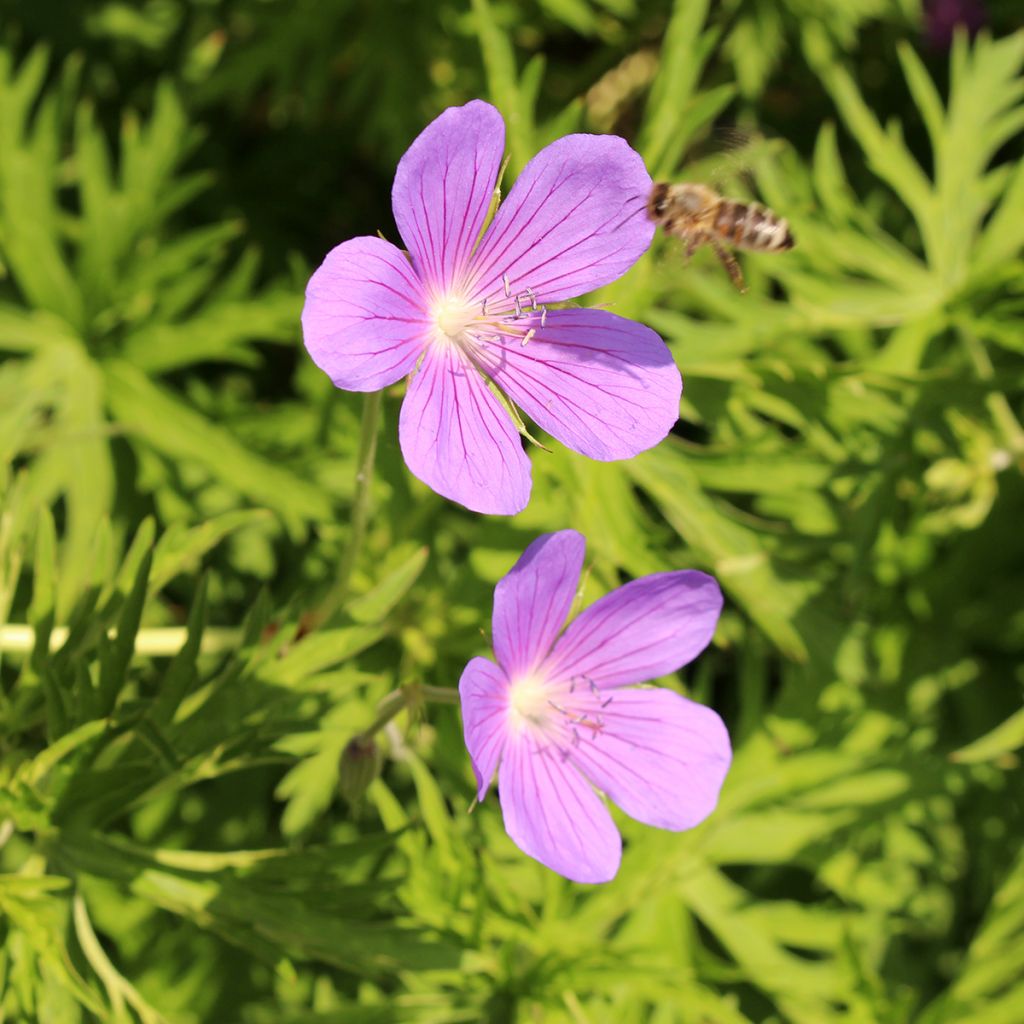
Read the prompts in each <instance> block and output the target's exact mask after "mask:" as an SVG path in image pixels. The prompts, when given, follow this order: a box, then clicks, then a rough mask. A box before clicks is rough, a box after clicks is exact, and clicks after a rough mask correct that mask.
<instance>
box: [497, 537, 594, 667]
mask: <svg viewBox="0 0 1024 1024" xmlns="http://www.w3.org/2000/svg"><path fill="white" fill-rule="evenodd" d="M586 546H587V542H586V540H584V538H583V535H582V534H579V533H577V532H576V531H575V530H562V531H561V532H560V533H549V534H546V535H545V536H543V537H538V538H537V539H536V540H535V541H533V543H531V544H530V546H529V547H528V548H527V549H526V550H525V551H524V552H523V553H522V555H520V557H519V561H517V562H516V564H515V565H514V566H512V568H511V570H510V571H509V573H508V575H507V576H505V577H504V578H503V579H502V580H500V581H499V582H498V585H497V586H496V587H495V588H494V616H493V619H492V628H493V632H494V653H495V655H496V657H497V659H498V664H500V665H501V666H502V667H503V668H504V669H505V671H506V672H507V673H508V676H509V678H510V679H516V678H517V677H519V676H521V675H523V674H525V673H527V672H529V671H530V670H531V669H532V668H534V667H535V666H536V665H537V664H538V663H539V662H540V661H541V660H543V658H544V657H545V656H546V655H547V654H548V652H549V651H550V650H551V645H552V644H553V643H554V642H555V637H556V636H558V634H559V632H560V631H561V629H562V626H564V625H565V620H566V617H567V616H568V614H569V609H570V608H571V607H572V602H573V598H574V597H575V596H576V588H577V586H578V585H579V581H580V572H581V570H582V569H583V555H584V552H585V551H586Z"/></svg>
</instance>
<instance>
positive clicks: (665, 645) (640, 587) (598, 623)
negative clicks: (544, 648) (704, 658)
mask: <svg viewBox="0 0 1024 1024" xmlns="http://www.w3.org/2000/svg"><path fill="white" fill-rule="evenodd" d="M721 610H722V592H721V590H719V588H718V584H717V583H716V582H715V580H714V579H713V578H712V577H711V576H708V575H706V574H705V573H702V572H697V571H696V570H692V569H683V570H681V571H679V572H659V573H655V574H654V575H653V576H644V577H643V578H642V579H638V580H633V581H632V582H631V583H627V584H625V586H622V587H619V589H618V590H613V591H612V592H611V593H610V594H606V595H605V596H604V597H602V598H600V599H599V600H598V601H595V602H594V603H593V604H592V605H591V606H590V607H589V608H587V609H585V610H584V611H582V612H580V614H579V615H578V616H577V617H576V618H575V619H574V620H573V621H572V622H571V623H570V625H569V628H568V629H567V630H566V631H565V632H564V633H563V634H562V636H561V637H559V639H558V642H557V643H556V644H555V648H554V650H553V651H552V653H551V657H550V659H549V660H548V661H547V662H546V663H545V665H544V671H545V673H547V674H548V675H549V676H553V677H557V676H560V675H565V676H570V675H582V676H586V677H587V678H588V679H589V680H591V681H592V682H593V683H595V684H596V685H597V686H599V687H601V688H605V687H612V686H629V685H630V684H632V683H646V682H649V681H650V680H651V679H656V678H657V677H658V676H663V675H665V674H666V673H668V672H675V671H676V669H679V668H682V666H683V665H686V664H687V663H688V662H691V661H693V659H694V658H696V657H697V655H698V654H700V652H701V651H703V650H704V648H705V647H707V645H708V644H709V643H711V638H712V637H713V636H714V635H715V626H716V624H717V622H718V616H719V614H720V613H721Z"/></svg>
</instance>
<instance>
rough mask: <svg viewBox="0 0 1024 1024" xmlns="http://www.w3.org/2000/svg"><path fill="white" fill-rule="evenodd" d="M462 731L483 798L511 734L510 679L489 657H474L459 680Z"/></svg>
mask: <svg viewBox="0 0 1024 1024" xmlns="http://www.w3.org/2000/svg"><path fill="white" fill-rule="evenodd" d="M459 698H460V700H461V701H462V733H463V736H464V737H465V739H466V749H467V750H468V751H469V759H470V761H471V762H472V763H473V774H474V775H475V776H476V790H477V799H478V800H483V798H484V797H485V796H486V795H487V790H488V789H489V788H490V785H491V779H493V778H494V773H495V771H496V770H497V768H498V759H499V758H500V757H501V752H502V749H503V748H504V746H505V737H506V735H507V730H506V724H507V722H508V678H507V677H506V675H505V673H504V672H503V671H502V670H501V669H500V668H498V666H497V665H495V664H494V662H493V661H491V660H490V659H489V658H473V659H472V660H471V661H470V662H469V664H468V665H467V666H466V667H465V668H464V669H463V670H462V677H461V678H460V679H459Z"/></svg>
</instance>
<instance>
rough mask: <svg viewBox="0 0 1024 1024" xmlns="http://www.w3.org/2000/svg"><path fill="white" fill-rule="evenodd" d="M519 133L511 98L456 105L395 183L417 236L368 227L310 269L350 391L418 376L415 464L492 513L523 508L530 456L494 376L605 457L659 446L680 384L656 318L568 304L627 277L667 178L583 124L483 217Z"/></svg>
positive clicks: (519, 402) (577, 447)
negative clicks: (502, 105)
mask: <svg viewBox="0 0 1024 1024" xmlns="http://www.w3.org/2000/svg"><path fill="white" fill-rule="evenodd" d="M504 146H505V125H504V123H503V122H502V119H501V115H500V114H499V113H498V111H497V110H496V109H495V108H494V107H492V106H490V105H489V104H487V103H483V102H481V101H480V100H474V101H473V102H471V103H467V104H466V105H465V106H464V107H451V108H449V109H448V110H446V111H445V112H444V113H443V114H441V116H440V117H438V118H437V119H436V120H435V121H433V122H432V123H431V124H430V125H428V126H427V128H426V129H424V131H423V132H422V134H421V135H420V136H419V138H418V139H416V141H415V142H414V143H413V144H412V145H411V146H410V147H409V149H408V151H407V152H406V154H405V156H403V157H402V159H401V161H400V162H399V165H398V171H397V172H396V174H395V184H394V188H393V189H392V193H391V200H392V208H393V209H394V214H395V222H396V223H397V225H398V230H399V232H400V233H401V236H402V240H403V241H404V243H405V246H406V248H407V249H408V257H406V254H405V253H403V252H402V251H401V250H400V249H398V248H396V247H395V246H394V245H391V244H390V243H389V242H385V241H384V240H383V239H380V238H369V237H367V238H353V239H350V240H349V241H347V242H343V243H342V244H341V245H339V246H338V247H337V248H335V249H332V250H331V252H330V253H328V254H327V258H326V259H325V260H324V262H323V264H322V265H321V266H320V268H319V269H318V270H317V271H316V273H315V274H314V275H313V277H312V278H311V279H310V282H309V286H308V287H307V289H306V305H305V308H304V309H303V311H302V328H303V334H304V337H305V342H306V348H307V349H308V350H309V353H310V355H311V356H312V357H313V361H314V362H315V363H316V364H317V366H319V367H320V368H321V369H322V370H324V371H325V372H326V373H327V375H328V376H329V377H330V378H331V380H332V381H334V383H335V385H336V386H337V387H339V388H346V389H348V390H350V391H376V390H378V389H380V388H383V387H386V386H388V385H390V384H394V383H395V382H396V381H398V380H400V379H401V378H402V377H404V376H405V375H406V374H410V373H412V374H414V375H413V377H412V381H411V383H410V385H409V390H408V393H407V394H406V397H405V401H404V403H403V405H402V414H401V419H400V422H399V439H400V441H401V445H402V454H403V455H404V456H405V461H406V463H407V465H408V466H409V469H410V470H412V472H413V473H414V474H415V475H416V476H418V477H419V478H420V479H421V480H422V481H423V482H424V483H426V484H428V485H429V486H430V487H432V488H433V489H434V490H435V491H437V492H438V493H439V494H443V495H444V496H445V497H447V498H451V499H452V500H453V501H458V502H460V503H461V504H463V505H465V506H466V507H468V508H470V509H473V510H474V511H476V512H490V513H500V514H513V513H516V512H519V511H520V510H521V509H523V508H525V506H526V503H527V501H528V500H529V496H530V461H529V459H528V458H527V457H526V454H525V452H524V451H523V448H522V444H521V441H520V438H519V434H518V432H517V428H516V425H515V423H514V422H513V419H512V417H511V416H510V415H509V412H508V411H507V410H506V409H505V408H503V406H502V402H501V401H500V400H499V399H498V398H497V397H496V396H495V394H494V393H493V391H492V390H491V387H490V386H489V383H488V381H490V382H492V383H493V385H495V386H497V387H498V388H499V389H500V390H501V392H503V393H504V395H505V397H506V398H507V399H508V400H511V402H513V403H514V404H515V405H516V406H518V407H519V408H520V409H522V410H523V411H524V412H525V413H526V415H528V416H529V417H530V418H531V419H532V420H533V421H534V422H535V423H537V424H538V425H539V426H540V427H541V428H542V429H544V430H546V431H547V432H548V433H550V434H551V435H553V436H554V437H556V438H557V439H558V440H560V441H561V442H562V443H563V444H565V445H567V446H568V447H570V448H572V449H573V450H574V451H577V452H581V453H582V454H584V455H588V456H590V457H591V458H593V459H602V460H612V459H625V458H630V457H632V456H633V455H636V454H637V453H638V452H641V451H644V450H645V449H647V448H650V447H652V446H653V445H655V444H657V443H658V442H659V441H660V440H661V439H662V438H664V437H665V435H666V434H667V433H668V432H669V430H670V429H671V428H672V425H673V424H674V423H675V421H676V418H677V416H678V413H679V396H680V392H681V390H682V382H681V380H680V377H679V371H678V370H677V369H676V366H675V363H674V362H673V360H672V357H671V355H670V353H669V351H668V349H667V348H666V347H665V345H664V343H663V342H662V341H661V339H660V338H659V337H658V335H657V334H655V333H654V332H653V331H652V330H650V329H649V328H647V327H644V326H642V325H641V324H636V323H633V322H632V321H630V320H626V319H623V318H622V317H619V316H616V315H615V314H613V313H609V312H607V311H605V310H599V309H575V308H565V309H553V308H548V304H550V303H556V302H562V301H563V300H566V299H571V298H574V297H575V296H577V295H582V294H583V293H584V292H587V291H590V290H592V289H594V288H598V287H600V286H602V285H605V284H608V283H609V282H610V281H614V280H615V279H616V278H618V277H620V276H621V275H622V274H624V273H625V272H626V271H627V270H628V269H629V268H630V267H631V266H632V265H633V264H634V263H635V262H636V260H637V259H638V258H639V257H640V255H641V254H642V253H643V252H644V250H645V249H646V248H647V247H648V245H650V242H651V237H652V235H653V232H654V225H653V224H652V223H651V222H650V221H649V220H648V219H647V217H646V215H645V214H644V204H645V200H646V196H647V195H648V193H649V192H650V189H651V179H650V176H649V175H648V173H647V171H646V169H645V168H644V164H643V160H641V158H640V157H639V155H638V154H637V153H635V152H634V151H633V150H632V149H630V148H629V146H628V145H627V144H626V142H625V141H624V140H623V139H620V138H617V137H616V136H612V135H567V136H566V137H565V138H562V139H558V140H557V141H556V142H553V143H552V144H551V145H550V146H548V147H547V148H546V149H544V150H543V151H542V152H540V153H539V154H538V155H537V156H535V157H534V158H533V159H532V160H531V161H530V162H529V164H527V166H526V168H525V169H524V170H523V173H522V174H521V175H520V176H519V180H518V181H517V182H516V184H515V187H514V188H513V189H512V191H511V193H510V194H509V196H508V198H507V199H506V200H505V202H504V203H502V205H501V206H500V208H499V209H498V211H497V213H496V215H495V216H494V220H493V221H492V222H491V224H490V226H489V227H488V228H487V230H486V231H484V222H485V220H486V218H487V213H488V208H489V206H490V203H491V198H492V195H493V192H494V187H495V183H496V180H497V176H498V169H499V165H500V163H501V158H502V152H503V150H504Z"/></svg>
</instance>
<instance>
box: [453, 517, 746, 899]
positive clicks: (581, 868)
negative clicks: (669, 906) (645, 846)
mask: <svg viewBox="0 0 1024 1024" xmlns="http://www.w3.org/2000/svg"><path fill="white" fill-rule="evenodd" d="M584 547H585V541H584V539H583V537H582V536H581V535H580V534H578V533H577V532H576V531H575V530H563V531H562V532H561V533H550V534H546V535H545V536H543V537H539V538H538V539H537V540H535V541H534V542H533V543H532V544H531V545H530V546H529V547H528V548H527V549H526V551H524V552H523V555H522V557H521V558H520V559H519V561H518V562H516V564H515V565H514V566H513V567H512V571H511V572H510V573H509V574H508V575H507V576H506V577H505V578H504V579H502V580H501V581H500V582H499V583H498V586H497V587H496V588H495V591H494V616H493V620H492V625H493V631H494V653H495V655H496V657H497V660H498V664H497V665H496V664H494V662H492V661H490V660H489V659H487V658H474V659H473V660H472V661H471V662H470V663H469V664H468V665H467V666H466V668H465V669H464V671H463V673H462V678H461V680H460V681H459V694H460V696H461V698H462V719H463V727H464V731H465V737H466V746H467V748H468V749H469V756H470V758H471V759H472V762H473V771H474V773H475V774H476V780H477V788H478V796H479V798H480V799H481V800H483V798H484V796H485V795H486V793H487V789H488V787H489V786H490V784H491V779H492V778H493V776H494V772H495V770H496V769H497V772H498V796H499V798H500V800H501V810H502V815H503V817H504V819H505V830H506V831H507V832H508V834H509V836H510V837H511V839H512V841H513V842H514V843H515V844H516V845H517V846H518V847H519V848H520V849H521V850H522V851H523V852H524V853H526V854H529V855H530V856H531V857H534V858H536V859H537V860H539V861H540V862H541V863H542V864H545V865H547V866H548V867H549V868H551V869H552V870H553V871H557V872H558V873H559V874H561V875H565V877H566V878H571V879H572V880H573V881H576V882H607V881H608V880H609V879H611V878H613V877H614V876H615V873H616V871H618V868H619V861H620V859H621V856H622V841H621V839H620V838H619V833H618V830H617V829H616V828H615V825H614V823H613V822H612V818H611V815H610V814H609V812H608V809H607V807H606V806H605V804H604V802H603V801H602V800H601V798H600V796H599V795H598V794H597V793H596V792H595V788H596V789H599V790H603V791H604V793H606V794H607V795H608V797H609V798H610V799H611V800H613V801H614V802H615V803H617V804H618V805H619V807H621V808H622V810H624V811H625V812H626V814H628V815H629V816H630V817H632V818H635V819H636V820H637V821H642V822H644V823H645V824H647V825H655V826H657V827H658V828H665V829H671V830H673V831H679V830H682V829H687V828H692V827H693V826H694V825H696V824H698V823H699V822H701V821H703V820H704V818H706V817H707V816H708V815H709V814H710V813H711V812H712V810H714V807H715V804H716V802H717V801H718V792H719V790H720V789H721V787H722V782H723V780H724V779H725V774H726V772H727V771H728V769H729V762H730V760H731V757H732V754H731V751H730V748H729V736H728V733H726V731H725V726H724V725H723V724H722V720H721V719H720V718H719V717H718V715H717V714H715V712H714V711H712V710H711V709H710V708H707V707H704V706H703V705H701V704H695V703H694V702H693V701H691V700H687V699H686V698H685V697H682V696H680V695H679V694H678V693H674V692H673V691H671V690H665V689H642V690H638V689H623V687H628V686H632V685H633V684H635V683H642V682H645V681H646V680H649V679H652V678H655V677H657V676H661V675H665V674H666V673H667V672H674V671H676V669H678V668H679V667H680V666H682V665H685V664H687V662H690V661H692V660H693V659H694V658H695V657H696V656H697V655H698V654H700V652H701V651H702V650H704V648H705V647H706V646H707V645H708V643H709V642H710V641H711V637H712V635H713V634H714V632H715V624H716V623H717V621H718V615H719V612H720V611H721V610H722V594H721V591H719V589H718V584H717V583H716V582H715V581H714V580H713V579H712V578H711V577H710V576H706V575H705V574H704V573H702V572H694V571H682V572H661V573H656V574H655V575H653V576H644V577H643V578H642V579H638V580H634V581H633V582H632V583H627V584H626V585H625V586H623V587H619V589H618V590H613V591H612V592H611V593H610V594H607V595H605V596H604V597H602V598H601V599H600V600H599V601H596V602H595V603H594V604H592V605H591V606H590V607H589V608H587V609H586V610H585V611H584V612H582V613H581V614H580V615H578V616H577V617H576V618H575V619H574V620H573V621H572V623H570V625H569V626H568V628H567V629H566V630H565V632H564V633H563V632H561V630H562V626H563V624H564V623H565V619H566V616H567V615H568V614H569V608H570V605H571V604H572V601H573V597H574V595H575V593H576V587H577V584H578V581H579V576H580V570H581V569H582V567H583V552H584ZM560 633H561V635H559V634H560Z"/></svg>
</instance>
